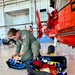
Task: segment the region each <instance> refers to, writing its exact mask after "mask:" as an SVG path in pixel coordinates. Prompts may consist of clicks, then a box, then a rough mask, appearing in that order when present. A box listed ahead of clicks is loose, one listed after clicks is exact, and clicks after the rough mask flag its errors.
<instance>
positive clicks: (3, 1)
mask: <svg viewBox="0 0 75 75" xmlns="http://www.w3.org/2000/svg"><path fill="white" fill-rule="evenodd" d="M26 1H29V0H0V7H1V6H3V5H4V6H6V5H11V4H17V3H21V2H26Z"/></svg>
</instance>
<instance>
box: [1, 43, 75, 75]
mask: <svg viewBox="0 0 75 75" xmlns="http://www.w3.org/2000/svg"><path fill="white" fill-rule="evenodd" d="M50 44H53V43H42V44H41V50H40V53H41V55H47V54H46V52H47V47H48V46H49V45H50ZM14 52H15V46H14V47H12V48H9V47H8V46H3V45H1V46H0V75H27V74H28V73H27V71H26V70H14V69H9V68H8V66H7V65H6V61H7V60H8V59H9V58H10V57H11V55H12V54H13V53H14ZM55 55H56V56H65V57H66V58H67V75H75V69H74V68H75V49H72V48H71V47H68V46H67V45H64V44H61V43H57V47H56V51H55Z"/></svg>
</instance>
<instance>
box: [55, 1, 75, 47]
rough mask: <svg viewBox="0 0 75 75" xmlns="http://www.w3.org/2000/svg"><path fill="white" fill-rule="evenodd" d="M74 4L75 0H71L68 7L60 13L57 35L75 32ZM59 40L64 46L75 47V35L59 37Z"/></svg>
mask: <svg viewBox="0 0 75 75" xmlns="http://www.w3.org/2000/svg"><path fill="white" fill-rule="evenodd" d="M72 2H74V3H75V0H71V2H70V3H69V4H68V5H66V6H65V7H64V8H63V9H62V10H60V11H59V12H58V16H59V18H58V24H57V25H56V26H55V33H56V34H63V33H67V32H69V33H70V32H73V31H75V7H74V8H73V9H74V10H73V11H72V8H71V6H73V5H72ZM74 6H75V4H74ZM57 39H58V40H59V42H62V43H64V44H68V45H71V46H75V34H69V35H65V36H64V35H63V36H57Z"/></svg>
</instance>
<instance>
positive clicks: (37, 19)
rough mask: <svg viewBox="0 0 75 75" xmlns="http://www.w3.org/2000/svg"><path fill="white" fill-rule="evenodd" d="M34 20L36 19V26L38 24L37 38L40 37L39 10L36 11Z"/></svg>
mask: <svg viewBox="0 0 75 75" xmlns="http://www.w3.org/2000/svg"><path fill="white" fill-rule="evenodd" d="M36 21H37V26H38V36H37V38H41V37H42V30H41V29H42V24H41V21H40V16H39V12H38V10H37V11H36Z"/></svg>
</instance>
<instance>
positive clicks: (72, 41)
mask: <svg viewBox="0 0 75 75" xmlns="http://www.w3.org/2000/svg"><path fill="white" fill-rule="evenodd" d="M57 38H58V40H59V42H61V43H64V44H68V45H69V46H75V35H71V36H62V37H61V36H58V37H57Z"/></svg>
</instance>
